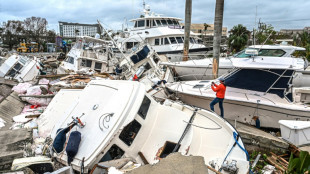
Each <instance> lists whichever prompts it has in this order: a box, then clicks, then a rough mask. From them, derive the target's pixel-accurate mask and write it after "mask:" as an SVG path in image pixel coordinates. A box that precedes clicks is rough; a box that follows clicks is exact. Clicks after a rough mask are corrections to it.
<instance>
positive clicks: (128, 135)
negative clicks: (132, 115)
mask: <svg viewBox="0 0 310 174" xmlns="http://www.w3.org/2000/svg"><path fill="white" fill-rule="evenodd" d="M140 128H141V124H140V123H139V122H138V121H136V120H133V121H132V122H130V123H129V124H128V125H127V126H126V127H125V128H124V129H123V131H122V132H121V134H120V135H119V139H121V140H122V141H123V142H124V143H125V144H126V145H127V146H130V145H131V144H132V142H133V141H134V140H135V138H136V137H137V134H138V132H139V130H140Z"/></svg>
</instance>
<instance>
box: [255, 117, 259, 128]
mask: <svg viewBox="0 0 310 174" xmlns="http://www.w3.org/2000/svg"><path fill="white" fill-rule="evenodd" d="M255 127H256V128H258V129H260V120H259V118H257V119H256V120H255Z"/></svg>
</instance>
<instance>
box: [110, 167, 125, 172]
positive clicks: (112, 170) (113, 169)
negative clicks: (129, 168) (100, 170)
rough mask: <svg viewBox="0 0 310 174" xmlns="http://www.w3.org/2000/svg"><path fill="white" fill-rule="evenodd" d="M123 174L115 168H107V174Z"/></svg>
mask: <svg viewBox="0 0 310 174" xmlns="http://www.w3.org/2000/svg"><path fill="white" fill-rule="evenodd" d="M123 173H124V172H121V171H119V170H117V169H116V168H115V167H110V168H109V174H123Z"/></svg>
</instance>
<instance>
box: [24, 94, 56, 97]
mask: <svg viewBox="0 0 310 174" xmlns="http://www.w3.org/2000/svg"><path fill="white" fill-rule="evenodd" d="M54 96H55V94H47V95H24V94H20V95H18V97H35V98H53V97H54Z"/></svg>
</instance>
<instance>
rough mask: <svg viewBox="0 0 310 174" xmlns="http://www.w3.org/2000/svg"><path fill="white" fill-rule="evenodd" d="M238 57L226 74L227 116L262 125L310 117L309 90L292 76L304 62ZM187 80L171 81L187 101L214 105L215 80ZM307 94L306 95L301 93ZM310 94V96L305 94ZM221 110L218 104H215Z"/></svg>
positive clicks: (270, 125) (204, 106) (180, 95)
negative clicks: (296, 83)
mask: <svg viewBox="0 0 310 174" xmlns="http://www.w3.org/2000/svg"><path fill="white" fill-rule="evenodd" d="M277 60H279V58H277V57H264V59H261V58H260V57H255V58H251V59H236V60H235V61H234V66H235V67H236V68H235V69H234V70H233V71H232V72H230V73H228V74H226V75H224V76H223V78H224V79H225V84H226V85H227V88H226V94H225V100H224V117H225V118H229V119H232V120H237V121H240V122H244V123H249V124H252V125H257V126H261V127H270V128H279V124H278V121H279V120H284V119H285V120H306V121H309V120H310V105H309V104H307V103H308V101H307V100H306V99H307V98H308V97H309V90H302V89H300V88H294V85H292V79H293V76H294V73H295V71H296V70H298V69H300V68H301V67H302V66H303V65H302V64H299V62H298V59H296V58H289V57H282V58H281V61H277ZM212 81H214V82H216V83H219V82H218V80H201V81H186V82H175V83H170V84H167V88H168V89H169V90H170V91H172V92H174V93H175V94H176V95H177V96H178V97H179V98H180V99H181V100H182V101H183V102H184V103H187V104H189V105H194V106H198V107H201V108H204V109H210V106H209V105H210V102H211V101H212V100H213V99H214V98H215V92H213V91H212V89H211V82H212ZM301 96H303V97H301ZM305 96H308V97H305ZM215 109H216V111H217V112H219V110H217V109H218V107H215Z"/></svg>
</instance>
